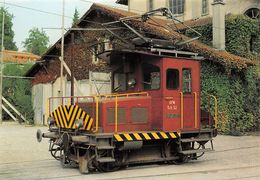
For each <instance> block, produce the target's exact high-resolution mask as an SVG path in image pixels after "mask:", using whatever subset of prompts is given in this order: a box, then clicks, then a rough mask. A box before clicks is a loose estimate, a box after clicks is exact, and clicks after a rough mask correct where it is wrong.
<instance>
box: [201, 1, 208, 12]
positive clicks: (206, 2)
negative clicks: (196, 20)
mask: <svg viewBox="0 0 260 180" xmlns="http://www.w3.org/2000/svg"><path fill="white" fill-rule="evenodd" d="M208 13H209V2H208V0H202V15H206V14H208Z"/></svg>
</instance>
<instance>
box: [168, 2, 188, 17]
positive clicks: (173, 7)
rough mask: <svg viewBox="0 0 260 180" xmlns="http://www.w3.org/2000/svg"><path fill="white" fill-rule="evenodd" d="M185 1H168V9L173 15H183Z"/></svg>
mask: <svg viewBox="0 0 260 180" xmlns="http://www.w3.org/2000/svg"><path fill="white" fill-rule="evenodd" d="M184 4H185V0H169V9H170V11H171V12H172V13H173V14H183V13H184Z"/></svg>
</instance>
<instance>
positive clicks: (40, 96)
mask: <svg viewBox="0 0 260 180" xmlns="http://www.w3.org/2000/svg"><path fill="white" fill-rule="evenodd" d="M90 73H91V74H93V75H91V76H90V77H91V80H88V79H84V80H80V81H77V82H78V86H79V89H80V90H78V88H77V87H76V85H74V96H90V95H96V94H98V92H99V93H100V94H110V93H111V80H110V73H98V72H90ZM64 80H65V81H64V83H63V87H64V93H63V94H64V95H63V96H64V97H70V96H71V82H70V81H67V80H66V78H64ZM65 87H66V88H65ZM97 89H98V91H97ZM50 97H51V100H50V101H51V102H50V103H49V98H50ZM53 97H60V78H57V79H56V81H55V82H54V83H45V84H42V83H41V84H36V85H33V87H32V101H33V110H34V124H36V125H45V124H47V119H48V116H49V110H50V111H53V110H55V109H56V108H57V107H58V106H59V105H60V104H61V103H62V101H61V98H53ZM70 103H71V102H70V99H69V98H64V99H63V104H70Z"/></svg>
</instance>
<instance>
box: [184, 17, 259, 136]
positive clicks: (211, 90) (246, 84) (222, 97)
mask: <svg viewBox="0 0 260 180" xmlns="http://www.w3.org/2000/svg"><path fill="white" fill-rule="evenodd" d="M225 25H226V50H227V51H228V52H231V53H233V54H235V55H239V56H242V57H246V58H251V59H260V30H259V27H260V24H259V22H257V21H256V20H253V19H250V18H248V17H246V16H243V15H236V16H235V15H230V16H227V17H226V23H225ZM195 29H196V30H197V31H198V32H200V33H201V34H203V36H202V37H201V39H200V40H201V41H202V42H203V43H205V44H208V45H210V46H211V45H212V24H207V25H204V26H201V27H196V28H195ZM185 34H186V35H187V36H190V37H193V36H194V34H193V32H191V31H190V30H187V31H186V32H185ZM201 90H202V94H201V95H202V96H201V97H202V98H201V106H202V108H203V109H208V107H207V106H208V98H207V97H206V93H208V94H212V95H215V96H217V98H218V105H219V111H218V117H219V130H221V131H222V132H223V133H225V134H232V135H239V134H241V133H243V132H246V131H251V130H256V129H259V128H260V76H259V65H258V66H257V67H248V68H247V70H245V71H244V72H242V73H241V72H240V73H237V72H232V73H231V74H227V73H226V70H225V67H223V66H218V65H216V64H213V63H211V62H209V61H208V62H207V61H205V62H203V63H202V69H201ZM213 112H214V111H213V109H211V113H212V114H213Z"/></svg>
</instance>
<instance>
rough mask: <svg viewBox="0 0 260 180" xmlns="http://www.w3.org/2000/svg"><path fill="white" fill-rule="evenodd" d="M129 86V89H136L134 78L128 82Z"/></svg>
mask: <svg viewBox="0 0 260 180" xmlns="http://www.w3.org/2000/svg"><path fill="white" fill-rule="evenodd" d="M127 84H128V87H130V88H134V87H135V85H136V80H135V79H134V78H131V79H129V81H128V82H127Z"/></svg>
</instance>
